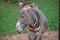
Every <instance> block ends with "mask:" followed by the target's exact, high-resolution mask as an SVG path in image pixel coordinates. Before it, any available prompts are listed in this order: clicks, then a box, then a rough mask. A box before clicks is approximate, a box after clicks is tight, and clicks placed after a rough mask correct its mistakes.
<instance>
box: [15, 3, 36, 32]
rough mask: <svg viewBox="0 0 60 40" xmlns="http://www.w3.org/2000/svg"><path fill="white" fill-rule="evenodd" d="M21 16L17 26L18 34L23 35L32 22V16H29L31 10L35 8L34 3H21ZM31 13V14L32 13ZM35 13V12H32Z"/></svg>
mask: <svg viewBox="0 0 60 40" xmlns="http://www.w3.org/2000/svg"><path fill="white" fill-rule="evenodd" d="M18 5H19V8H20V14H19V18H18V22H17V24H16V28H17V32H18V33H21V32H22V30H23V28H24V27H25V26H27V24H29V22H31V18H30V15H29V14H28V13H29V12H28V11H29V10H30V9H32V8H34V7H35V5H34V3H19V4H18ZM30 13H31V12H30ZM32 13H33V12H32Z"/></svg>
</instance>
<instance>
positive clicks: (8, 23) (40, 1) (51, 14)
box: [0, 0, 59, 34]
mask: <svg viewBox="0 0 60 40" xmlns="http://www.w3.org/2000/svg"><path fill="white" fill-rule="evenodd" d="M30 1H31V0H30ZM31 2H34V3H35V4H37V5H38V8H39V9H40V10H42V11H43V13H44V14H45V15H46V17H47V19H48V30H58V28H59V26H58V23H59V14H58V12H59V10H58V9H59V7H58V5H59V4H58V2H59V1H58V0H32V1H31ZM18 14H19V8H18V4H16V3H15V4H13V3H7V2H4V1H3V0H0V33H3V34H15V33H16V22H17V20H18ZM23 32H24V33H26V32H27V31H26V29H24V30H23Z"/></svg>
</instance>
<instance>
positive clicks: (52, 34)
mask: <svg viewBox="0 0 60 40" xmlns="http://www.w3.org/2000/svg"><path fill="white" fill-rule="evenodd" d="M1 40H28V36H27V33H25V34H17V35H12V36H9V35H6V36H4V37H2V39H1ZM42 40H58V32H56V31H49V32H45V33H44V34H43V38H42Z"/></svg>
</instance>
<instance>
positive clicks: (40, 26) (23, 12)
mask: <svg viewBox="0 0 60 40" xmlns="http://www.w3.org/2000/svg"><path fill="white" fill-rule="evenodd" d="M18 5H19V8H20V14H19V16H18V22H17V24H16V29H17V32H18V33H22V30H23V28H24V27H26V29H28V38H29V40H41V38H42V35H43V33H44V32H45V31H46V30H47V27H48V22H47V19H46V17H45V16H44V14H43V13H42V11H40V10H39V9H38V7H37V6H36V5H35V4H34V3H29V2H27V3H19V4H18Z"/></svg>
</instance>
